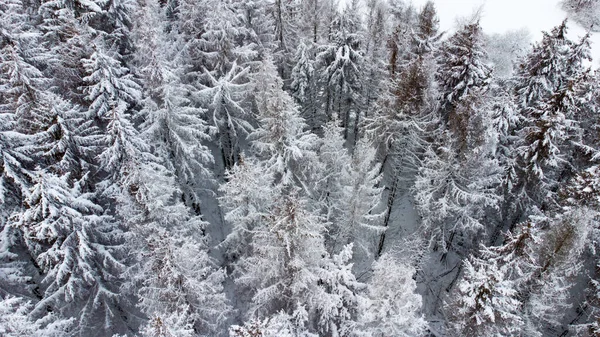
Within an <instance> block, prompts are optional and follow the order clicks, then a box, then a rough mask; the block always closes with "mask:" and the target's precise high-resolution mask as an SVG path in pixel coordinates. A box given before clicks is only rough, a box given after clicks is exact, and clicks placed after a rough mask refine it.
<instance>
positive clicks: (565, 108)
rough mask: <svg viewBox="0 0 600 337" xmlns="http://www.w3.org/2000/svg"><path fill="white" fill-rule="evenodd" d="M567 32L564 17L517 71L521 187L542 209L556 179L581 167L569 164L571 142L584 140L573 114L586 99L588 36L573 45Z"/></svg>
mask: <svg viewBox="0 0 600 337" xmlns="http://www.w3.org/2000/svg"><path fill="white" fill-rule="evenodd" d="M565 34H566V22H563V23H562V24H561V25H560V26H559V27H556V28H554V29H553V30H552V32H551V33H550V34H548V33H545V34H544V38H543V39H542V42H541V43H540V44H539V45H537V46H535V48H534V50H533V51H532V52H531V54H530V55H528V56H527V58H526V59H525V60H524V63H523V64H522V65H521V66H520V70H519V73H518V75H517V86H516V90H517V95H518V99H519V101H518V108H519V111H520V114H521V116H522V118H523V123H522V125H521V126H520V129H519V136H520V138H521V141H520V143H519V145H520V146H519V148H518V153H519V169H520V171H521V173H520V175H521V178H520V184H519V185H518V186H517V188H519V187H520V188H525V185H527V187H526V189H527V190H528V192H527V193H526V194H527V196H528V198H529V200H530V202H529V203H530V204H533V205H536V206H538V207H540V206H541V207H542V208H544V207H548V206H550V204H551V203H552V202H551V201H550V204H548V200H546V198H547V197H548V193H549V192H552V191H555V190H556V186H555V184H556V183H557V182H558V181H559V180H562V179H565V177H568V176H569V175H572V174H573V172H572V171H576V170H577V169H573V168H571V167H570V165H569V162H570V161H571V158H572V156H573V153H572V151H570V150H569V147H570V142H571V141H575V142H578V141H580V137H581V130H580V129H579V127H578V126H577V124H576V122H575V121H574V118H576V117H575V116H577V115H578V113H579V111H580V106H584V105H586V102H587V99H588V97H586V95H585V94H583V92H582V87H581V86H582V85H583V84H584V83H585V82H584V81H585V78H584V76H585V73H586V69H585V68H584V66H583V62H584V61H585V60H586V59H588V58H589V41H588V39H589V37H588V36H586V37H584V38H583V40H582V41H581V42H580V43H579V44H575V43H573V42H572V41H570V40H568V39H567V38H566V36H565ZM569 171H571V172H569ZM521 193H522V194H523V192H521ZM551 199H552V198H550V199H549V200H551Z"/></svg>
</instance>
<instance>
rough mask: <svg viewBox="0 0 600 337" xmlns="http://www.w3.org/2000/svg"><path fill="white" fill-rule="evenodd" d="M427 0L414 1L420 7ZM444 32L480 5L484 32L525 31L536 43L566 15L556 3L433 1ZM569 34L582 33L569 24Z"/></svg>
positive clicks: (599, 47)
mask: <svg viewBox="0 0 600 337" xmlns="http://www.w3.org/2000/svg"><path fill="white" fill-rule="evenodd" d="M426 1H427V0H413V4H415V6H417V7H419V8H420V7H421V6H422V5H423V4H425V2H426ZM434 2H435V3H436V7H437V10H438V14H439V16H440V26H441V28H442V29H443V30H449V31H451V30H453V29H454V27H455V22H456V18H457V17H465V16H470V15H471V14H472V13H473V12H474V11H475V10H476V9H477V8H479V7H481V6H482V5H483V17H482V19H481V25H482V27H483V29H484V31H485V32H486V33H503V32H506V31H509V30H518V29H521V28H527V29H528V30H529V33H530V34H531V37H532V39H534V40H536V41H538V40H540V39H541V37H542V34H541V32H542V30H545V31H549V30H550V29H552V27H555V26H557V25H558V24H560V23H561V22H562V20H564V18H565V17H566V13H565V12H564V11H562V10H561V9H560V7H559V5H558V2H559V1H558V0H434ZM569 33H570V35H572V36H573V37H581V36H583V35H584V34H585V30H584V29H583V28H581V27H579V26H577V25H576V24H575V23H574V22H572V21H571V23H570V24H569ZM592 48H593V54H594V59H595V61H594V66H595V67H598V65H599V62H600V34H598V33H597V34H594V36H592Z"/></svg>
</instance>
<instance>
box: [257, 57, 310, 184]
mask: <svg viewBox="0 0 600 337" xmlns="http://www.w3.org/2000/svg"><path fill="white" fill-rule="evenodd" d="M254 81H255V83H256V84H255V86H254V88H255V100H256V108H257V112H258V114H257V115H258V116H257V117H258V122H259V127H258V128H257V129H256V130H255V131H254V132H253V133H252V134H251V135H250V138H251V139H252V140H253V142H252V146H253V147H254V148H255V149H256V150H257V153H258V154H259V155H261V156H263V157H264V158H265V160H266V162H267V170H269V171H272V172H273V174H274V175H275V179H276V183H282V184H283V185H287V186H290V185H292V184H293V183H294V181H295V180H300V181H301V182H303V183H306V182H307V178H308V177H309V176H310V169H314V168H310V167H307V166H306V164H307V163H310V162H311V161H312V162H316V155H315V153H314V148H315V145H316V141H317V140H316V136H315V135H314V134H311V133H310V132H308V131H306V128H307V126H306V124H305V122H304V119H303V118H302V117H300V114H299V112H298V108H297V106H296V104H295V103H294V101H293V99H292V97H290V95H289V94H287V93H286V92H285V91H283V83H282V80H281V78H280V77H279V76H278V75H277V72H276V68H275V66H274V64H273V62H272V60H271V59H270V57H268V56H267V57H266V59H265V60H264V61H262V62H261V68H260V70H259V71H258V73H257V74H256V75H255V77H254ZM300 163H303V164H300Z"/></svg>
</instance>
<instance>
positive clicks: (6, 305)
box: [0, 296, 73, 337]
mask: <svg viewBox="0 0 600 337" xmlns="http://www.w3.org/2000/svg"><path fill="white" fill-rule="evenodd" d="M31 307H32V305H31V303H28V302H25V300H23V299H22V298H19V297H12V296H7V297H6V298H3V299H2V300H0V314H1V315H0V317H2V318H0V333H1V334H2V336H6V337H19V336H35V337H50V336H64V335H65V334H67V333H69V330H70V329H71V326H72V323H73V322H72V321H70V320H61V319H56V317H55V316H54V315H51V314H49V315H48V316H47V317H45V318H43V319H39V320H34V319H32V318H31V317H30V316H29V315H30V312H31Z"/></svg>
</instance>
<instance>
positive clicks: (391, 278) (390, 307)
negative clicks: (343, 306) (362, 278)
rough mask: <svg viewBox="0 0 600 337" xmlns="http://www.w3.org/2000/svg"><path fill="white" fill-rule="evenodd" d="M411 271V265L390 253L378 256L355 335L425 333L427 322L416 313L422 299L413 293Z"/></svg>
mask: <svg viewBox="0 0 600 337" xmlns="http://www.w3.org/2000/svg"><path fill="white" fill-rule="evenodd" d="M414 273H415V270H414V268H413V267H412V266H410V265H408V264H406V263H403V262H402V261H399V260H398V258H397V257H394V256H393V255H390V254H389V253H385V254H383V255H381V256H380V257H379V259H378V260H377V261H376V262H375V264H374V266H373V276H372V278H371V281H370V282H369V284H368V294H369V297H368V298H369V300H370V303H369V307H368V308H367V309H366V311H365V313H364V315H363V317H362V322H361V323H362V325H361V328H360V330H359V332H358V333H357V335H359V336H363V335H364V336H390V335H392V336H406V337H408V336H422V335H424V333H425V330H426V329H427V322H426V321H425V320H424V319H423V317H422V316H421V315H420V314H419V311H420V307H421V301H422V299H421V296H420V295H418V294H416V293H415V291H416V287H417V285H416V283H415V281H414V280H413V275H414Z"/></svg>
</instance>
